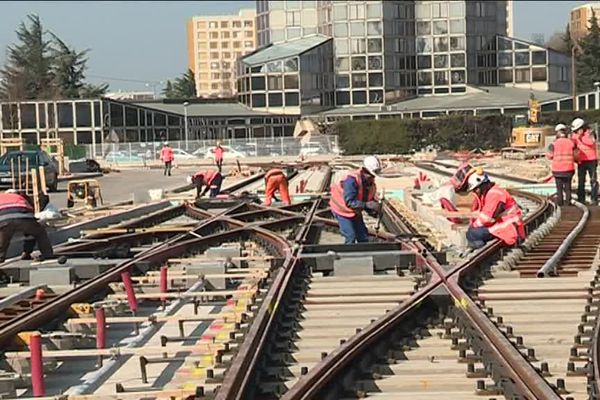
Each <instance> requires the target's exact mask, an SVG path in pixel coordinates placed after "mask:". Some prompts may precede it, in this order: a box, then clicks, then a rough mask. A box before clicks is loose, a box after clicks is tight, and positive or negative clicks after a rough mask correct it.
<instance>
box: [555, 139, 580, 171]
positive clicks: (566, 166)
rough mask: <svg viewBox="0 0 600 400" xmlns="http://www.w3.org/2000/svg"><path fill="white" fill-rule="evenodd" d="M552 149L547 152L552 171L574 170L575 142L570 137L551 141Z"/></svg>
mask: <svg viewBox="0 0 600 400" xmlns="http://www.w3.org/2000/svg"><path fill="white" fill-rule="evenodd" d="M552 147H553V151H552V153H549V154H548V158H549V159H551V160H552V172H572V171H575V149H576V146H575V143H573V141H572V140H571V139H567V138H558V139H556V140H555V141H554V143H552Z"/></svg>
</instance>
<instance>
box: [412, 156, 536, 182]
mask: <svg viewBox="0 0 600 400" xmlns="http://www.w3.org/2000/svg"><path fill="white" fill-rule="evenodd" d="M413 164H414V165H415V167H417V168H421V169H424V170H427V171H430V172H433V173H436V174H438V175H444V176H452V174H451V173H450V172H447V171H443V170H440V169H437V168H436V167H435V166H434V165H440V166H443V167H446V168H457V167H456V166H454V165H448V164H444V163H441V162H439V161H419V162H415V163H413ZM486 173H487V174H488V175H489V176H490V177H492V178H497V179H501V180H503V181H513V182H517V183H520V184H523V185H531V184H533V183H538V182H536V181H533V180H531V179H526V178H520V177H518V176H510V175H504V174H497V173H493V172H492V173H490V172H487V171H486Z"/></svg>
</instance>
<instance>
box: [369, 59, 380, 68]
mask: <svg viewBox="0 0 600 400" xmlns="http://www.w3.org/2000/svg"><path fill="white" fill-rule="evenodd" d="M382 68H383V61H382V57H381V56H369V69H370V70H376V69H382Z"/></svg>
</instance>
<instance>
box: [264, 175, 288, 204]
mask: <svg viewBox="0 0 600 400" xmlns="http://www.w3.org/2000/svg"><path fill="white" fill-rule="evenodd" d="M277 190H279V193H280V194H281V201H282V202H283V203H285V204H287V205H288V206H289V205H290V204H292V201H291V200H290V192H289V190H288V179H287V176H286V175H285V173H284V172H283V170H281V169H279V168H272V169H270V170H269V171H267V173H266V174H265V206H270V205H271V202H272V201H273V197H274V196H275V192H276V191H277Z"/></svg>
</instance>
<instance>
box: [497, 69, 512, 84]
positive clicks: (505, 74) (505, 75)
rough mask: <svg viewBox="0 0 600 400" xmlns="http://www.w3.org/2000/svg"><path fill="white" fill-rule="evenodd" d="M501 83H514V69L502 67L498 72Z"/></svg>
mask: <svg viewBox="0 0 600 400" xmlns="http://www.w3.org/2000/svg"><path fill="white" fill-rule="evenodd" d="M498 76H499V79H498V80H499V82H500V83H512V82H513V71H512V69H501V70H500V71H499V72H498Z"/></svg>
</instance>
